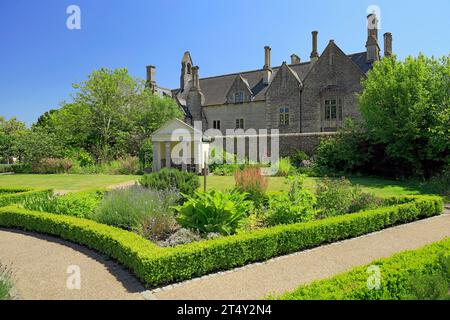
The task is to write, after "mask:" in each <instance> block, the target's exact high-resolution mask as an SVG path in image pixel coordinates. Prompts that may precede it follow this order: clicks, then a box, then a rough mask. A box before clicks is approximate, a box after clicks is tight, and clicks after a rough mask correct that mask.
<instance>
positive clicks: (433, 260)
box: [269, 238, 450, 300]
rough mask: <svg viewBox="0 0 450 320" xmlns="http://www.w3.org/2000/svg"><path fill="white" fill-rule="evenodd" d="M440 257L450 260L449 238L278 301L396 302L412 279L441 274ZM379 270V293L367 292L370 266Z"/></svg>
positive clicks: (304, 288) (316, 282)
mask: <svg viewBox="0 0 450 320" xmlns="http://www.w3.org/2000/svg"><path fill="white" fill-rule="evenodd" d="M441 257H444V258H446V257H450V238H445V239H444V240H442V241H439V242H435V243H433V244H431V245H428V246H426V247H424V248H422V249H418V250H411V251H405V252H401V253H397V254H395V255H393V256H391V257H389V258H385V259H379V260H375V261H373V262H372V263H370V264H368V265H365V266H361V267H356V268H354V269H352V270H350V271H348V272H345V273H341V274H339V275H336V276H334V277H332V278H328V279H323V280H318V281H315V282H312V283H311V284H307V285H303V286H300V287H298V288H297V289H295V290H294V291H292V292H287V293H285V294H283V295H281V296H279V297H274V296H270V297H269V299H274V298H275V299H281V300H392V299H395V300H398V299H402V298H405V297H406V296H408V295H409V294H411V292H410V287H409V281H410V279H411V276H413V275H425V274H428V275H430V274H437V273H440V272H442V265H441V264H440V259H441ZM373 265H376V266H378V267H379V268H380V269H379V270H380V275H381V281H380V288H379V289H369V288H368V287H367V279H368V277H369V276H370V273H368V272H367V268H368V267H369V266H373Z"/></svg>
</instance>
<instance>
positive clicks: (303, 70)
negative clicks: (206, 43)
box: [172, 52, 372, 106]
mask: <svg viewBox="0 0 450 320" xmlns="http://www.w3.org/2000/svg"><path fill="white" fill-rule="evenodd" d="M348 57H349V58H350V59H351V60H352V61H353V62H354V63H355V64H356V65H357V66H358V67H359V68H360V69H361V71H362V72H363V73H367V72H368V71H369V70H370V69H371V68H372V63H371V62H367V59H366V52H360V53H355V54H351V55H348ZM288 66H289V68H290V69H291V70H293V71H294V73H296V75H297V76H298V79H299V80H300V81H303V80H304V79H305V77H306V75H307V74H308V71H309V69H310V67H311V62H310V61H308V62H302V63H298V64H291V65H288ZM280 68H281V66H279V67H274V68H272V70H273V71H272V78H273V77H274V76H275V75H276V73H277V72H278V70H279V69H280ZM264 72H265V71H264V70H263V69H259V70H253V71H244V72H238V73H231V74H227V75H222V76H215V77H208V78H201V79H200V88H201V91H202V93H203V95H204V97H205V102H204V106H213V105H222V104H225V103H226V101H227V93H228V90H229V89H230V87H231V86H232V84H233V82H234V81H235V79H236V76H237V75H241V76H242V77H243V78H244V80H245V81H246V82H247V83H248V85H249V87H250V89H251V91H252V93H253V100H252V101H264V100H265V99H266V98H265V93H266V90H267V88H268V85H266V84H264V83H263V77H264ZM186 91H188V90H186ZM172 92H173V94H174V96H176V97H177V98H178V100H179V102H180V104H181V105H182V106H185V105H186V98H187V92H180V89H176V90H173V91H172Z"/></svg>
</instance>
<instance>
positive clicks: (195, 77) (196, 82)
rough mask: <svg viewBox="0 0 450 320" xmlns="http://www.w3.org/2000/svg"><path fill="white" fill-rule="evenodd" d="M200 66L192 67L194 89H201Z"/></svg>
mask: <svg viewBox="0 0 450 320" xmlns="http://www.w3.org/2000/svg"><path fill="white" fill-rule="evenodd" d="M199 69H200V68H199V67H198V66H195V67H192V89H193V90H197V91H200V78H199V76H198V70H199Z"/></svg>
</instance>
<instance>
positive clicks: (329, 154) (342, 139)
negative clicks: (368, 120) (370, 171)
mask: <svg viewBox="0 0 450 320" xmlns="http://www.w3.org/2000/svg"><path fill="white" fill-rule="evenodd" d="M370 159H371V152H370V150H369V146H368V143H367V138H366V136H365V133H364V131H363V130H361V129H360V128H359V127H358V126H356V125H355V124H354V122H353V121H352V120H350V119H348V120H347V121H346V123H345V126H344V127H343V128H342V129H340V130H339V131H338V134H337V135H335V136H332V137H328V138H326V139H323V140H321V141H320V143H319V146H318V147H317V151H316V166H317V168H316V170H317V172H318V173H320V174H322V175H333V174H339V173H349V172H359V171H363V170H366V169H365V167H366V165H367V164H368V163H369V161H370Z"/></svg>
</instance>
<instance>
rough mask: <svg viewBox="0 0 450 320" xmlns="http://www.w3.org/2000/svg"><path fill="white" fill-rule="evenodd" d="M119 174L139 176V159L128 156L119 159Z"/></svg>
mask: <svg viewBox="0 0 450 320" xmlns="http://www.w3.org/2000/svg"><path fill="white" fill-rule="evenodd" d="M119 164H120V167H119V169H118V173H119V174H128V175H131V174H137V173H138V172H139V158H138V157H132V156H127V157H123V158H120V159H119Z"/></svg>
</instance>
